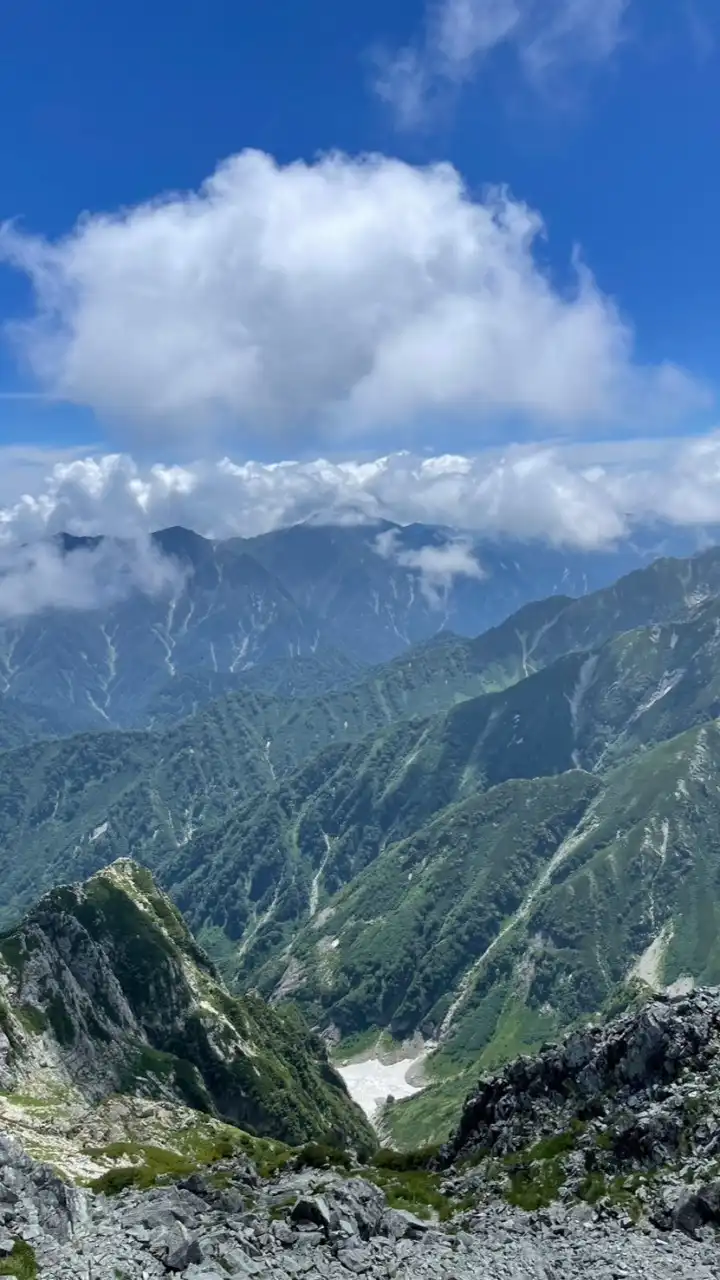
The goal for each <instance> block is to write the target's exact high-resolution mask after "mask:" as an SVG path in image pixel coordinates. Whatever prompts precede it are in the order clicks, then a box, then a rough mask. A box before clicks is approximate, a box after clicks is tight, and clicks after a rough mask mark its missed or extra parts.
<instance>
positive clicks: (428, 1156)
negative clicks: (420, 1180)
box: [371, 1144, 440, 1173]
mask: <svg viewBox="0 0 720 1280" xmlns="http://www.w3.org/2000/svg"><path fill="white" fill-rule="evenodd" d="M439 1150H440V1146H439V1144H436V1145H435V1146H430V1147H418V1148H416V1150H415V1151H396V1150H395V1149H394V1148H393V1147H381V1148H380V1150H379V1151H376V1152H375V1154H374V1156H373V1157H372V1161H371V1163H372V1164H373V1165H374V1166H375V1168H376V1169H394V1170H396V1171H397V1172H398V1173H412V1172H413V1171H414V1170H418V1169H429V1168H430V1166H431V1165H432V1162H433V1160H434V1159H435V1158H436V1156H437V1154H438V1152H439Z"/></svg>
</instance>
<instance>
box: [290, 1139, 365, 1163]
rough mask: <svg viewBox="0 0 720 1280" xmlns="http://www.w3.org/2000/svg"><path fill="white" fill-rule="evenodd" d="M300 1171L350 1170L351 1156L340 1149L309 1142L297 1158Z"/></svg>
mask: <svg viewBox="0 0 720 1280" xmlns="http://www.w3.org/2000/svg"><path fill="white" fill-rule="evenodd" d="M295 1163H296V1165H297V1167H298V1169H331V1168H338V1169H349V1168H350V1165H351V1163H352V1162H351V1160H350V1156H349V1155H348V1153H347V1151H342V1150H341V1149H340V1148H339V1147H331V1146H327V1145H326V1144H325V1143H323V1142H307V1143H306V1144H305V1146H304V1147H301V1148H300V1150H299V1151H298V1153H297V1155H296V1157H295Z"/></svg>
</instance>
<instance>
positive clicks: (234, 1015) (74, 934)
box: [0, 858, 372, 1144]
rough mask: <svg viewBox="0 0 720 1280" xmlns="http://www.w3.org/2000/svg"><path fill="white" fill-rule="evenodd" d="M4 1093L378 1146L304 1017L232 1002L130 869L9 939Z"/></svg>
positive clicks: (0, 943) (37, 913)
mask: <svg viewBox="0 0 720 1280" xmlns="http://www.w3.org/2000/svg"><path fill="white" fill-rule="evenodd" d="M0 1027H2V1030H3V1032H4V1034H3V1035H2V1036H1V1037H0V1082H1V1084H2V1087H3V1088H6V1089H10V1090H17V1091H22V1092H26V1093H32V1092H33V1089H34V1088H35V1087H36V1085H37V1082H38V1079H42V1080H43V1081H44V1082H45V1083H44V1087H45V1088H46V1087H47V1080H48V1063H50V1064H52V1066H51V1068H50V1074H51V1075H52V1077H53V1081H54V1083H55V1084H56V1085H57V1086H58V1087H61V1088H63V1089H66V1088H68V1087H72V1088H73V1089H75V1090H77V1091H78V1092H79V1094H80V1095H81V1096H82V1097H83V1098H85V1100H86V1101H89V1102H91V1103H93V1102H94V1103H98V1102H101V1101H102V1100H103V1099H104V1098H107V1097H109V1096H110V1095H112V1094H114V1093H129V1094H131V1095H132V1094H134V1095H141V1096H145V1097H147V1096H150V1097H156V1098H163V1099H165V1100H172V1101H175V1102H176V1103H181V1104H183V1105H184V1106H189V1107H192V1108H193V1109H195V1110H198V1111H202V1112H205V1113H206V1114H208V1115H210V1116H213V1117H215V1118H217V1119H222V1120H225V1121H227V1122H229V1123H231V1124H235V1125H239V1126H240V1127H242V1128H245V1129H249V1130H250V1131H252V1132H256V1133H259V1134H263V1135H267V1136H269V1137H273V1138H280V1139H283V1140H287V1141H291V1142H303V1141H307V1140H308V1139H311V1138H315V1139H320V1138H323V1137H327V1136H328V1135H330V1134H335V1135H336V1137H337V1139H338V1140H342V1141H349V1142H351V1143H357V1142H362V1143H365V1144H367V1142H368V1141H370V1142H372V1138H371V1136H370V1131H369V1129H368V1127H367V1125H366V1123H365V1121H364V1120H363V1118H362V1116H361V1114H360V1112H359V1111H357V1110H356V1108H355V1107H354V1105H353V1104H352V1103H351V1102H350V1099H349V1097H348V1096H347V1093H346V1091H345V1088H344V1086H343V1084H342V1081H341V1080H340V1078H339V1076H336V1075H335V1073H334V1071H332V1069H331V1068H330V1066H329V1064H328V1062H327V1057H326V1055H325V1052H324V1049H323V1047H322V1045H321V1043H320V1042H319V1041H318V1040H317V1039H316V1038H315V1037H314V1036H313V1035H312V1034H311V1033H310V1032H309V1031H308V1029H307V1027H306V1026H305V1025H304V1023H303V1022H302V1020H301V1019H300V1017H299V1016H298V1015H297V1014H290V1015H287V1016H285V1015H283V1014H281V1013H279V1012H277V1011H275V1010H272V1009H270V1008H269V1007H268V1006H266V1005H265V1004H264V1003H263V1002H262V1001H260V1000H259V999H257V998H253V997H247V998H244V999H240V998H235V997H233V996H231V995H230V994H229V992H228V991H227V989H226V988H225V986H224V985H223V983H222V981H221V980H220V978H219V976H218V974H217V972H216V970H215V968H214V967H213V965H212V964H211V963H210V961H209V960H208V958H207V956H206V955H205V952H204V951H203V950H202V948H201V947H199V946H198V944H197V943H196V941H195V939H194V938H193V936H192V934H191V933H190V930H189V929H188V927H187V925H186V924H185V922H184V920H183V918H182V916H181V915H180V913H179V912H178V910H177V908H176V907H174V906H173V905H172V903H171V902H170V900H169V899H168V898H167V897H166V896H165V894H164V893H162V892H161V891H160V890H159V889H158V888H157V886H156V884H155V881H154V880H153V877H152V875H151V874H150V872H149V871H148V870H147V869H146V868H144V867H142V866H140V865H139V864H138V863H137V862H135V861H133V860H132V859H130V858H121V859H119V860H118V861H116V862H114V863H112V864H110V866H108V867H105V868H103V869H102V870H101V871H99V872H97V873H96V874H95V875H94V876H92V877H91V878H90V879H89V880H87V881H86V882H85V883H84V884H76V885H71V886H66V887H63V888H58V889H53V890H51V891H50V892H49V893H47V894H46V895H45V896H44V897H43V898H41V899H40V901H39V902H38V904H37V905H36V906H35V907H34V908H33V910H31V911H30V912H29V913H28V915H27V916H26V917H25V919H24V920H23V921H22V922H21V924H20V925H18V926H17V928H15V929H13V930H11V931H10V932H8V933H5V934H3V935H0Z"/></svg>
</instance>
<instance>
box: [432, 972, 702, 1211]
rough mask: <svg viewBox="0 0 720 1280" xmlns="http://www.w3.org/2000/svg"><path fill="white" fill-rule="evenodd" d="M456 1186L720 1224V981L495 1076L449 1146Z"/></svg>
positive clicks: (469, 1105) (472, 1102) (589, 1031)
mask: <svg viewBox="0 0 720 1280" xmlns="http://www.w3.org/2000/svg"><path fill="white" fill-rule="evenodd" d="M439 1164H440V1165H441V1166H443V1167H445V1168H446V1169H449V1170H452V1173H453V1177H452V1178H451V1185H452V1187H453V1190H454V1192H455V1193H456V1194H468V1193H470V1194H473V1195H476V1196H478V1197H479V1198H480V1199H481V1200H487V1199H489V1198H492V1197H494V1196H500V1197H502V1198H504V1199H506V1200H507V1201H509V1202H510V1203H513V1204H516V1205H518V1206H524V1207H526V1208H535V1209H537V1208H540V1207H546V1208H547V1207H549V1206H550V1205H551V1204H553V1203H556V1204H560V1205H563V1204H564V1205H565V1206H566V1207H567V1206H570V1205H583V1204H584V1205H585V1206H591V1207H592V1208H593V1210H595V1209H597V1208H598V1207H599V1210H600V1211H601V1212H603V1213H607V1214H610V1215H612V1214H615V1215H616V1216H619V1217H621V1218H624V1219H626V1220H628V1221H644V1222H646V1223H647V1222H651V1223H654V1224H655V1225H657V1226H659V1227H662V1228H664V1229H669V1228H672V1227H678V1228H681V1229H682V1230H683V1231H685V1232H687V1233H690V1234H699V1235H703V1234H707V1232H708V1231H710V1232H711V1233H714V1230H715V1229H720V990H717V989H705V990H698V991H695V992H693V993H691V994H689V995H683V996H676V997H673V996H670V995H667V996H665V997H656V998H654V999H652V1000H650V1001H649V1002H647V1003H645V1004H644V1005H642V1006H641V1007H639V1008H635V1009H633V1010H631V1011H629V1012H627V1013H625V1014H624V1015H622V1016H621V1017H619V1018H617V1019H616V1020H615V1021H613V1022H611V1023H610V1024H609V1025H605V1026H603V1025H595V1026H588V1027H585V1028H583V1029H582V1030H579V1031H577V1032H575V1033H574V1034H572V1035H570V1036H569V1037H568V1038H567V1039H566V1040H565V1041H564V1042H563V1043H562V1044H560V1045H557V1046H552V1047H548V1048H546V1049H545V1050H544V1051H543V1052H541V1053H540V1054H538V1056H537V1057H535V1058H518V1059H517V1060H516V1061H515V1062H512V1063H510V1064H509V1065H508V1066H507V1067H505V1068H504V1069H503V1070H502V1071H500V1072H498V1073H497V1074H495V1075H488V1076H485V1077H483V1079H482V1080H481V1081H480V1084H479V1087H478V1090H477V1092H476V1093H475V1094H474V1095H473V1096H471V1097H470V1098H469V1099H468V1100H467V1102H466V1105H465V1109H464V1111H463V1114H462V1118H461V1121H460V1124H459V1127H458V1130H457V1132H456V1134H455V1135H454V1137H453V1138H452V1140H451V1141H450V1142H449V1143H448V1144H447V1145H446V1146H444V1147H443V1148H442V1149H441V1152H440V1156H439Z"/></svg>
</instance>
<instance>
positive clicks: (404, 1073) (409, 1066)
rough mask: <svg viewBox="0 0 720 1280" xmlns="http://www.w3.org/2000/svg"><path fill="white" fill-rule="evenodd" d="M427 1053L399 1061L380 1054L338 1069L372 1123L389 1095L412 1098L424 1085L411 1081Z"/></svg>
mask: <svg viewBox="0 0 720 1280" xmlns="http://www.w3.org/2000/svg"><path fill="white" fill-rule="evenodd" d="M425 1056H426V1055H425V1053H422V1054H420V1056H419V1057H417V1058H402V1059H401V1060H400V1062H381V1061H380V1059H379V1058H367V1059H366V1060H365V1062H349V1063H347V1064H346V1065H345V1066H342V1067H338V1068H337V1070H338V1072H339V1073H340V1075H341V1076H342V1078H343V1080H344V1081H345V1084H346V1086H347V1090H348V1093H349V1094H350V1097H351V1098H352V1099H353V1102H356V1103H357V1104H358V1106H359V1107H361V1108H362V1110H363V1111H364V1112H365V1115H366V1116H367V1118H368V1120H369V1121H370V1123H371V1124H374V1123H375V1121H376V1120H377V1119H378V1116H379V1113H380V1111H381V1110H382V1108H383V1107H384V1105H385V1103H386V1102H387V1101H388V1098H395V1099H400V1098H411V1097H412V1095H413V1094H414V1093H419V1092H420V1090H421V1088H422V1085H420V1084H417V1083H412V1081H411V1079H410V1077H411V1076H415V1078H417V1077H416V1071H415V1069H417V1067H418V1066H419V1065H420V1064H421V1063H422V1062H423V1061H424V1060H425Z"/></svg>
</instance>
